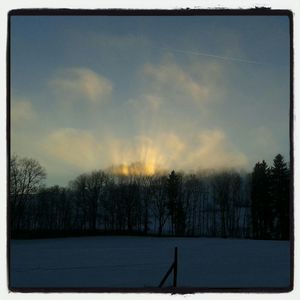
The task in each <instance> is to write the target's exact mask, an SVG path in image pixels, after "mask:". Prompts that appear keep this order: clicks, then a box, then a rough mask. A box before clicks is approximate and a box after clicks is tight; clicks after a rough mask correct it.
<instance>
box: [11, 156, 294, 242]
mask: <svg viewBox="0 0 300 300" xmlns="http://www.w3.org/2000/svg"><path fill="white" fill-rule="evenodd" d="M45 178H46V171H45V169H44V168H43V167H42V166H41V165H40V164H39V163H38V162H37V161H36V160H34V159H28V158H19V157H18V156H15V155H14V156H12V158H11V160H10V192H9V216H10V217H9V220H10V223H9V225H10V232H11V236H12V237H26V236H27V237H49V236H59V235H63V236H68V235H74V234H80V235H81V234H141V235H159V236H162V235H164V236H166V235H168V236H169V235H170V236H205V237H234V238H255V239H289V232H290V230H289V225H290V213H289V202H290V201H289V199H290V169H289V167H288V165H287V163H286V162H285V161H284V158H283V156H282V155H280V154H278V155H277V156H276V157H275V158H274V161H273V165H272V166H270V167H269V166H267V164H266V162H265V161H262V162H258V163H257V164H256V165H255V166H254V169H253V171H252V172H251V173H245V172H237V171H235V170H223V171H218V172H216V171H212V170H210V171H199V172H197V173H193V174H192V173H187V174H185V173H182V172H175V171H172V172H170V173H162V172H161V173H157V174H154V175H151V176H148V175H143V174H139V175H138V174H135V175H127V176H124V175H120V174H115V173H113V172H110V171H103V170H97V171H92V172H89V173H84V174H81V175H79V176H77V177H76V178H75V179H74V180H72V181H70V183H69V185H68V186H67V187H60V186H52V187H46V186H44V185H43V182H44V180H45Z"/></svg>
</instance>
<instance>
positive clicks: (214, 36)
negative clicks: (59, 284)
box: [11, 16, 290, 185]
mask: <svg viewBox="0 0 300 300" xmlns="http://www.w3.org/2000/svg"><path fill="white" fill-rule="evenodd" d="M11 22H12V23H11V93H12V97H11V114H12V123H11V151H12V153H16V154H18V155H20V156H26V157H33V158H35V159H37V160H38V161H39V162H40V163H41V164H42V165H43V166H44V167H45V168H46V170H47V173H48V180H47V183H48V184H62V185H64V184H67V182H68V181H69V180H71V179H73V178H75V177H76V176H77V175H78V174H80V173H82V172H86V171H90V170H93V169H98V168H102V169H105V168H107V167H109V166H111V165H119V164H124V165H126V164H127V165H128V164H131V163H132V162H136V161H141V162H142V163H144V164H145V165H147V170H148V171H149V172H152V171H153V170H155V169H156V168H159V167H162V168H167V169H173V168H175V169H180V170H185V171H189V170H197V169H198V168H215V169H218V168H226V167H234V168H237V169H246V170H251V168H252V167H253V165H254V164H255V162H257V161H259V160H262V159H265V160H267V161H268V162H270V163H271V161H272V159H273V157H274V156H275V155H276V154H277V153H282V154H283V155H284V156H285V157H286V159H287V160H289V157H288V154H289V82H290V79H289V21H288V18H287V17H279V16H260V17H255V16H241V17H233V16H232V17H229V16H214V17H212V16H206V17H205V16H194V17H192V16H182V17H179V16H173V17H171V16H168V17H166V16H164V17H150V16H148V17H128V16H127V17H125V16H123V17H111V16H98V17H91V16H85V17H84V16H82V17H78V16H76V17H75V16H74V17H70V16H63V17H58V16H49V17H46V16H43V17H38V16H27V17H21V16H14V17H12V19H11Z"/></svg>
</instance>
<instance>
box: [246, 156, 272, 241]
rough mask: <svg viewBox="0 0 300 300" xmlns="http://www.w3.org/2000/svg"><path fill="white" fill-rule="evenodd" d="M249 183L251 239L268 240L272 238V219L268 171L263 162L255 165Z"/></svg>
mask: <svg viewBox="0 0 300 300" xmlns="http://www.w3.org/2000/svg"><path fill="white" fill-rule="evenodd" d="M251 181H252V184H251V199H252V205H251V214H252V233H253V237H254V238H257V239H268V238H271V236H272V230H273V222H274V217H273V211H272V201H271V195H270V170H269V168H268V165H267V163H266V162H265V161H264V160H263V161H262V162H261V163H260V162H258V163H256V165H255V167H254V169H253V172H252V180H251Z"/></svg>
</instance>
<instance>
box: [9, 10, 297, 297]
mask: <svg viewBox="0 0 300 300" xmlns="http://www.w3.org/2000/svg"><path fill="white" fill-rule="evenodd" d="M82 15H84V16H287V17H288V18H289V32H290V111H289V117H290V120H289V121H290V123H289V129H290V132H289V137H290V170H291V175H292V176H291V178H292V180H291V182H290V208H289V209H290V284H289V286H288V287H286V288H269V287H266V288H264V287H253V288H207V287H203V288H198V287H194V288H193V287H178V288H109V287H101V288H99V287H98V288H97V287H91V288H80V287H78V288H67V287H65V288H61V287H52V288H32V287H26V288H14V287H12V286H11V280H10V273H11V272H10V240H11V230H10V201H9V195H10V182H9V178H10V167H9V161H10V157H11V144H10V143H11V140H10V136H11V114H10V113H11V101H10V99H11V68H10V67H11V48H10V41H11V17H12V16H82ZM7 30H8V34H7V52H6V95H7V98H6V139H7V145H6V149H7V163H6V174H7V191H8V192H7V197H6V204H7V217H6V221H7V222H6V224H7V232H6V235H7V241H6V246H7V282H8V290H9V291H10V292H21V293H33V292H42V293H54V292H60V293H61V292H64V293H70V292H75V293H171V294H194V293H286V292H290V291H292V290H293V289H294V201H293V200H294V122H293V121H294V49H293V37H294V31H293V12H292V11H291V10H284V9H280V10H279V9H276V10H272V9H271V8H266V7H255V8H251V9H225V8H216V9H189V8H186V9H170V10H166V9H149V10H147V9H137V10H135V9H68V8H62V9H15V10H11V11H9V12H8V23H7Z"/></svg>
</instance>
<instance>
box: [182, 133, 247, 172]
mask: <svg viewBox="0 0 300 300" xmlns="http://www.w3.org/2000/svg"><path fill="white" fill-rule="evenodd" d="M247 164H248V159H247V157H246V155H244V154H243V153H241V152H239V151H238V150H237V149H235V147H234V146H233V145H232V144H231V143H230V141H229V140H228V138H227V137H226V135H225V133H224V132H223V131H222V130H220V129H214V130H204V131H203V132H201V133H200V134H199V136H198V139H197V143H196V146H195V147H194V148H193V149H192V150H191V151H190V153H189V154H188V156H187V160H186V165H187V166H189V167H193V166H196V167H197V166H199V167H200V168H205V169H206V168H215V169H219V168H242V167H245V166H246V165H247Z"/></svg>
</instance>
